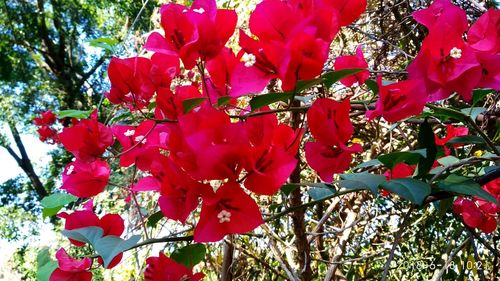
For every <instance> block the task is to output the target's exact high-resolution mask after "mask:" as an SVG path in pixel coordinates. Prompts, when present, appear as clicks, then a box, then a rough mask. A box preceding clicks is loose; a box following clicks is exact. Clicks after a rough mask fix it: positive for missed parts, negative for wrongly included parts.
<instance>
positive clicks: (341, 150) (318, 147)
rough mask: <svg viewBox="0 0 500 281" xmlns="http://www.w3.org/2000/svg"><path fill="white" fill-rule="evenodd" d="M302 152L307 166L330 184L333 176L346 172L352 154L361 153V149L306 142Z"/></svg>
mask: <svg viewBox="0 0 500 281" xmlns="http://www.w3.org/2000/svg"><path fill="white" fill-rule="evenodd" d="M304 150H305V152H306V160H307V164H309V166H310V167H311V168H313V169H314V170H315V171H316V172H318V174H319V176H320V178H321V179H322V180H323V181H325V182H332V181H333V174H337V173H343V172H344V171H345V170H347V169H348V168H349V165H350V164H351V161H352V154H353V153H357V152H361V151H362V147H361V145H359V144H354V145H352V146H350V147H347V146H345V145H343V146H341V147H340V146H335V145H334V146H332V145H328V144H323V143H321V142H307V143H306V144H305V145H304Z"/></svg>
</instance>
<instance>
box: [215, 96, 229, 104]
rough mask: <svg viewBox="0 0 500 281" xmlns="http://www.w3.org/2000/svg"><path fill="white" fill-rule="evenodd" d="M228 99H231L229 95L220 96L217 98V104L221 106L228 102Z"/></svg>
mask: <svg viewBox="0 0 500 281" xmlns="http://www.w3.org/2000/svg"><path fill="white" fill-rule="evenodd" d="M230 101H231V97H230V96H224V97H220V98H219V99H218V100H217V106H223V105H226V104H228V103H229V102H230Z"/></svg>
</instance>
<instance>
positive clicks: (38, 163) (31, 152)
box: [0, 127, 53, 184]
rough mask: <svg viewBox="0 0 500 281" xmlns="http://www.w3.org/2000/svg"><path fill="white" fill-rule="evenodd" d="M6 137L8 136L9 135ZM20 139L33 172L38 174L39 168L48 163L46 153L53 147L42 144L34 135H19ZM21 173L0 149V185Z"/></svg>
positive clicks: (10, 157) (9, 157)
mask: <svg viewBox="0 0 500 281" xmlns="http://www.w3.org/2000/svg"><path fill="white" fill-rule="evenodd" d="M2 130H5V127H4V128H2ZM7 135H9V136H10V134H7ZM21 139H22V140H23V143H24V146H25V147H26V150H27V153H28V156H29V157H30V159H31V162H32V163H33V166H34V167H35V171H37V172H38V173H39V172H40V168H41V167H43V166H45V165H46V164H48V163H49V161H50V156H49V155H48V152H49V151H50V150H51V149H52V148H53V146H51V145H49V144H45V143H42V142H41V141H40V140H39V139H38V137H37V136H34V135H21ZM11 142H12V140H11ZM16 152H17V149H16ZM22 172H23V170H21V168H20V167H19V166H18V165H17V163H16V161H15V160H14V158H12V156H11V155H10V154H9V153H8V152H7V150H5V149H4V148H2V147H0V184H2V183H4V182H5V181H7V180H9V179H11V178H14V177H16V176H17V175H19V174H21V173H22Z"/></svg>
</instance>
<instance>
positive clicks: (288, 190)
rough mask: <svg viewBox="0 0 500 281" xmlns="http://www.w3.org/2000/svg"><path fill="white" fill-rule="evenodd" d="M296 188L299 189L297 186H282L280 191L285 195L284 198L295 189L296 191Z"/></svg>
mask: <svg viewBox="0 0 500 281" xmlns="http://www.w3.org/2000/svg"><path fill="white" fill-rule="evenodd" d="M297 187H299V186H298V185H295V184H284V185H283V186H282V187H281V191H282V192H283V193H285V195H286V196H288V195H290V193H292V191H294V190H295V189H297Z"/></svg>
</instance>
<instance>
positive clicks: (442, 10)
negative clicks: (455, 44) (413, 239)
mask: <svg viewBox="0 0 500 281" xmlns="http://www.w3.org/2000/svg"><path fill="white" fill-rule="evenodd" d="M412 16H413V18H414V19H415V20H416V21H417V22H418V23H420V24H422V25H424V26H425V27H427V28H428V29H432V28H433V26H434V24H435V23H436V22H437V21H439V20H441V21H446V20H449V19H450V18H452V17H453V18H458V19H459V21H457V22H456V23H457V25H456V26H455V28H456V29H457V30H458V32H461V33H463V32H465V30H466V29H467V26H468V23H467V17H466V14H465V12H464V11H463V10H462V9H460V8H459V7H457V6H455V5H453V4H452V3H451V1H450V0H435V1H434V2H433V3H432V5H430V6H429V7H428V8H426V9H422V10H419V11H416V12H413V14H412Z"/></svg>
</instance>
